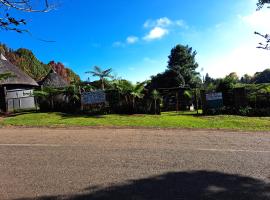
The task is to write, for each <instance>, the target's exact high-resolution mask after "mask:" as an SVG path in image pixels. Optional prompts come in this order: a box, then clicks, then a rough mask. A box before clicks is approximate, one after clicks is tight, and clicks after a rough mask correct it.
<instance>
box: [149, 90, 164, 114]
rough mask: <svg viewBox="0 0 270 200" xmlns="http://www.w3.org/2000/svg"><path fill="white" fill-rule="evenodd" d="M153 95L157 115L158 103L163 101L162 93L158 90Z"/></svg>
mask: <svg viewBox="0 0 270 200" xmlns="http://www.w3.org/2000/svg"><path fill="white" fill-rule="evenodd" d="M151 94H152V98H153V100H154V105H155V114H157V103H158V101H159V100H161V99H162V97H161V96H160V93H159V92H158V91H157V90H153V91H152V93H151Z"/></svg>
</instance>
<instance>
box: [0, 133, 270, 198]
mask: <svg viewBox="0 0 270 200" xmlns="http://www.w3.org/2000/svg"><path fill="white" fill-rule="evenodd" d="M0 199H20V200H22V199H23V200H26V199H29V200H34V199H38V200H55V199H68V200H71V199H72V200H81V199H94V200H108V199H113V200H116V199H117V200H125V199H128V200H146V199H147V200H149V199H150V200H161V199H162V200H163V199H164V200H182V199H221V200H223V199H228V200H229V199H230V200H231V199H237V200H239V199H240V200H241V199H243V200H248V199H255V200H257V199H259V200H260V199H270V132H269V133H243V132H228V131H206V130H196V131H194V130H166V129H160V130H159V129H108V128H83V129H75V128H74V129H45V128H29V129H26V128H0Z"/></svg>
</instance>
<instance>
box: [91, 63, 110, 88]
mask: <svg viewBox="0 0 270 200" xmlns="http://www.w3.org/2000/svg"><path fill="white" fill-rule="evenodd" d="M86 73H88V74H92V76H97V77H99V79H100V85H101V89H102V90H104V89H105V86H104V80H105V78H112V75H111V73H112V69H111V68H109V69H106V70H102V69H101V68H100V67H98V66H95V67H94V71H88V72H86Z"/></svg>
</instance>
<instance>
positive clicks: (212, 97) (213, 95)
mask: <svg viewBox="0 0 270 200" xmlns="http://www.w3.org/2000/svg"><path fill="white" fill-rule="evenodd" d="M220 99H223V98H222V93H221V92H219V93H209V94H206V101H215V100H220Z"/></svg>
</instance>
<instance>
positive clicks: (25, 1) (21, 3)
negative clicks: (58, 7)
mask: <svg viewBox="0 0 270 200" xmlns="http://www.w3.org/2000/svg"><path fill="white" fill-rule="evenodd" d="M43 2H44V8H42V9H33V8H32V6H31V0H16V1H12V0H0V3H1V4H2V5H4V6H6V7H7V8H13V9H16V10H19V11H23V12H49V11H51V10H52V9H54V7H53V6H52V5H50V4H49V2H48V0H43Z"/></svg>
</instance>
